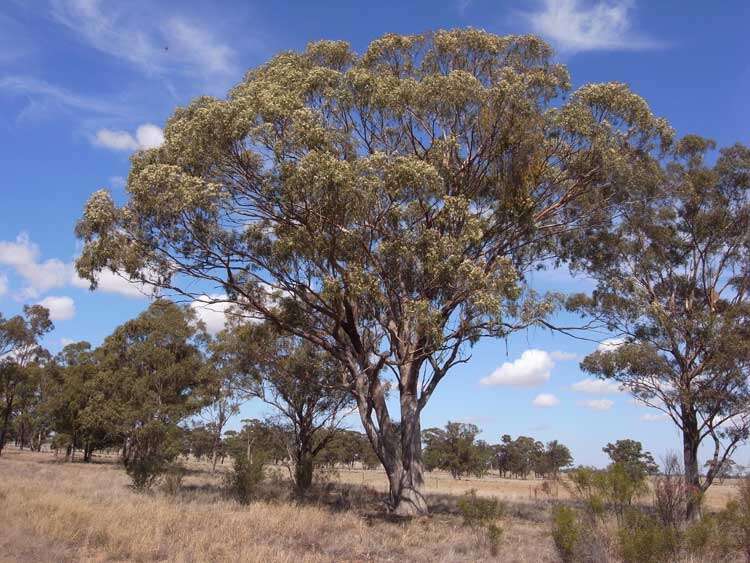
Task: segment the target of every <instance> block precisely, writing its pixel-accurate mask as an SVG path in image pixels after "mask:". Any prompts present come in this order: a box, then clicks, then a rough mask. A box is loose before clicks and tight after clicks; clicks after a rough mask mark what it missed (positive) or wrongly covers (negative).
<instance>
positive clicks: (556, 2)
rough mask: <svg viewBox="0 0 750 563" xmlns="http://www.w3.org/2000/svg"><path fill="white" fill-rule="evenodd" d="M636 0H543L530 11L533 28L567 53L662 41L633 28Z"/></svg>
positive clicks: (641, 47) (653, 45)
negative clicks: (634, 0) (535, 9)
mask: <svg viewBox="0 0 750 563" xmlns="http://www.w3.org/2000/svg"><path fill="white" fill-rule="evenodd" d="M633 6H634V2H633V1H632V0H599V1H593V2H592V1H585V0H543V1H542V2H541V3H540V9H539V10H537V11H535V12H530V13H526V14H525V16H526V18H527V19H528V21H529V23H530V24H531V29H532V30H533V31H534V32H535V33H538V34H539V35H542V36H543V37H545V38H546V39H548V40H549V41H551V42H552V43H553V44H554V45H555V46H556V47H557V48H558V49H560V50H561V51H563V52H567V53H577V52H583V51H601V50H605V51H617V50H629V51H635V50H644V49H654V48H657V47H660V46H661V44H660V43H659V42H658V41H655V40H653V39H650V38H648V37H646V36H644V35H640V34H637V33H635V32H633V31H632V27H633V22H632V11H633Z"/></svg>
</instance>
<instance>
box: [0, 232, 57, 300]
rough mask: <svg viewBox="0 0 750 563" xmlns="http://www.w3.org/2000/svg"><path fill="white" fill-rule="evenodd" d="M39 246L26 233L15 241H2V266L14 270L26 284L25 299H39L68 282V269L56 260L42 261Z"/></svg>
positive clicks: (0, 242) (0, 248)
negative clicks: (41, 295) (43, 294)
mask: <svg viewBox="0 0 750 563" xmlns="http://www.w3.org/2000/svg"><path fill="white" fill-rule="evenodd" d="M40 254H41V252H40V250H39V246H38V245H36V244H34V243H33V242H31V240H30V239H29V236H28V235H27V234H26V233H21V234H19V235H18V236H17V237H16V240H15V241H0V265H4V266H9V267H11V268H13V269H14V270H15V271H16V273H17V274H18V275H19V276H21V277H22V278H23V279H24V281H25V282H26V284H27V285H26V286H25V287H24V288H23V289H22V291H21V296H22V297H23V298H34V297H38V296H39V295H40V294H41V293H44V292H45V291H49V290H50V289H54V288H56V287H62V286H64V285H65V284H66V282H67V277H68V275H67V273H68V267H67V266H66V264H65V263H64V262H62V261H61V260H58V259H56V258H51V259H48V260H44V261H40V260H39V258H40Z"/></svg>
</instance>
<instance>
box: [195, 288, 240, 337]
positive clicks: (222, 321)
mask: <svg viewBox="0 0 750 563" xmlns="http://www.w3.org/2000/svg"><path fill="white" fill-rule="evenodd" d="M226 298H227V296H226V295H218V294H212V295H201V296H199V297H198V299H196V300H195V301H193V302H192V303H191V304H190V308H191V309H192V310H193V311H195V314H196V315H197V317H198V318H199V319H200V320H202V321H203V323H204V324H205V325H206V330H207V331H208V333H209V334H217V333H219V332H221V331H222V330H223V329H224V327H225V326H226V322H227V317H226V311H227V309H229V307H231V303H225V302H222V301H221V300H222V299H226ZM215 301H218V302H215Z"/></svg>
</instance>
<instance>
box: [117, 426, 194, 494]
mask: <svg viewBox="0 0 750 563" xmlns="http://www.w3.org/2000/svg"><path fill="white" fill-rule="evenodd" d="M180 438H181V431H180V429H179V428H177V427H176V426H170V425H168V424H165V423H163V422H159V421H152V422H149V423H147V424H145V425H144V426H142V427H140V428H138V429H136V430H134V431H133V432H131V434H130V438H129V460H128V463H127V464H126V466H125V471H126V472H127V474H128V475H129V476H130V478H131V480H132V482H133V488H135V489H136V490H138V491H144V490H147V489H150V488H151V486H152V485H153V484H154V483H155V482H156V481H157V480H158V479H159V478H160V477H161V476H162V474H163V473H164V472H166V471H168V470H169V469H170V467H171V463H172V461H173V460H174V459H175V458H176V457H177V455H178V454H179V452H180Z"/></svg>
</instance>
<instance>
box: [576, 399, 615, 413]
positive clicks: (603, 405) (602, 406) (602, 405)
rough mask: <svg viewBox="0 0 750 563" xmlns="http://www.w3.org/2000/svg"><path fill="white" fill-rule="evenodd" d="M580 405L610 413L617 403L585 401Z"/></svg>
mask: <svg viewBox="0 0 750 563" xmlns="http://www.w3.org/2000/svg"><path fill="white" fill-rule="evenodd" d="M579 404H580V405H582V406H584V407H586V408H588V409H591V410H594V411H608V410H610V409H611V408H612V406H613V405H614V404H615V402H614V401H611V400H609V399H591V400H590V401H583V402H581V403H579Z"/></svg>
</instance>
